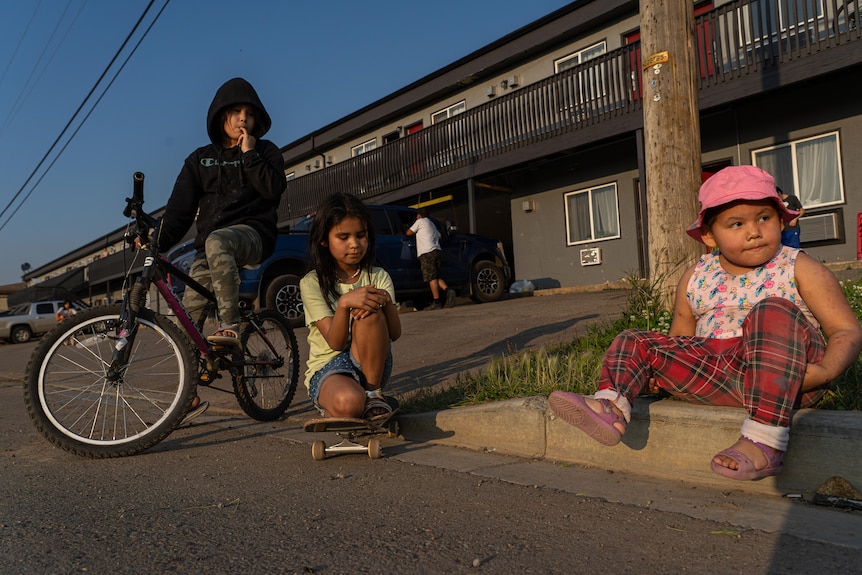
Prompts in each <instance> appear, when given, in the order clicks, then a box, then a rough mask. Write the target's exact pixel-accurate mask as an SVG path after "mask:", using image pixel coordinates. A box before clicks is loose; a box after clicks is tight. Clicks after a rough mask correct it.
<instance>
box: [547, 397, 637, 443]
mask: <svg viewBox="0 0 862 575" xmlns="http://www.w3.org/2000/svg"><path fill="white" fill-rule="evenodd" d="M597 401H598V402H599V403H601V405H602V412H601V413H596V412H595V411H593V410H592V409H590V406H589V405H587V401H586V399H585V398H584V396H583V395H580V394H578V393H572V392H570V391H555V392H553V393H551V395H550V396H548V405H549V406H550V407H551V411H553V412H554V414H555V415H556V416H557V417H559V418H560V419H562V420H563V421H565V422H566V423H569V424H571V425H574V426H575V427H577V428H578V429H580V430H581V431H583V432H584V433H586V434H587V435H589V436H590V437H592V438H593V439H595V440H596V441H598V442H599V443H602V444H604V445H616V444H617V443H619V442H620V440H621V439H622V437H623V434H622V433H620V430H619V429H617V428H616V426H614V424H615V423H621V424H623V425H626V420H625V418H623V417H620V416H619V415H617V413H616V412H615V411H614V405H613V404H612V403H611V402H610V401H608V400H607V399H599V400H597Z"/></svg>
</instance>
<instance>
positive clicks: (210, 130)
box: [207, 78, 272, 144]
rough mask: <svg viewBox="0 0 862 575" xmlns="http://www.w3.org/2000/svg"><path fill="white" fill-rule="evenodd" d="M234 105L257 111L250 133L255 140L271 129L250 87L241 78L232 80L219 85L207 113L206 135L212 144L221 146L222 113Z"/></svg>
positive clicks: (262, 108)
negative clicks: (252, 108)
mask: <svg viewBox="0 0 862 575" xmlns="http://www.w3.org/2000/svg"><path fill="white" fill-rule="evenodd" d="M236 104H249V105H251V106H254V107H255V108H256V109H257V115H256V116H255V122H254V130H253V131H252V133H251V135H252V136H254V137H255V138H261V137H262V136H263V135H264V134H266V133H267V132H268V131H269V129H270V127H272V119H271V118H270V117H269V114H268V113H267V112H266V108H264V107H263V103H262V102H261V101H260V98H259V97H258V95H257V92H255V91H254V88H253V87H252V85H251V84H249V83H248V82H247V81H246V80H244V79H242V78H233V79H232V80H228V81H227V82H225V83H224V84H222V85H221V87H220V88H219V89H218V91H217V92H216V95H215V97H214V98H213V101H212V104H210V108H209V111H208V112H207V134H209V137H210V141H211V142H212V143H213V144H221V143H222V139H223V137H224V131H223V130H222V126H223V122H222V112H223V111H224V109H225V108H227V107H228V106H234V105H236Z"/></svg>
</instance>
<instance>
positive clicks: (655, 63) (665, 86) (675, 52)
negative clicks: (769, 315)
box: [640, 0, 703, 307]
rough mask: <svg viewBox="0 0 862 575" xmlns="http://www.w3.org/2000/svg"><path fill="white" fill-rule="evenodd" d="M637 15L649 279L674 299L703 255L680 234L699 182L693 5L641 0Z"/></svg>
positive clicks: (691, 216) (693, 212)
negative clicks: (679, 283) (688, 270)
mask: <svg viewBox="0 0 862 575" xmlns="http://www.w3.org/2000/svg"><path fill="white" fill-rule="evenodd" d="M640 20H641V57H642V67H643V92H642V93H643V95H644V102H643V107H644V151H645V153H644V160H645V165H646V186H645V190H646V198H647V202H646V204H647V222H648V223H647V227H648V230H649V237H648V238H647V244H648V254H649V262H650V281H651V282H653V283H654V284H657V285H658V286H659V288H660V289H662V291H663V293H664V295H665V296H666V297H668V298H672V294H673V293H674V291H675V288H676V283H677V281H678V280H679V277H680V275H681V274H682V272H683V271H684V269H685V267H686V266H687V265H688V264H689V263H691V262H692V261H694V260H695V259H696V258H697V257H698V256H699V255H700V254H701V253H703V247H702V246H701V245H700V244H698V243H696V242H695V241H694V240H692V239H691V238H690V237H689V236H688V235H686V234H685V228H686V227H687V226H688V225H689V224H690V223H691V222H693V221H694V220H695V219H696V218H697V212H698V209H699V204H698V202H697V190H698V188H699V187H700V182H701V163H700V118H699V114H698V99H697V84H696V77H697V76H696V75H697V64H696V60H695V58H696V55H697V49H696V45H695V39H694V2H692V0H641V2H640ZM670 302H671V300H670V299H669V300H668V304H669V306H668V307H670Z"/></svg>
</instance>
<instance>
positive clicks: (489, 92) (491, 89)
mask: <svg viewBox="0 0 862 575" xmlns="http://www.w3.org/2000/svg"><path fill="white" fill-rule="evenodd" d="M485 95H486V96H488V97H489V98H493V97H494V96H496V95H497V86H488V87H487V88H485Z"/></svg>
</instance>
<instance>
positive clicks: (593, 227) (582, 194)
mask: <svg viewBox="0 0 862 575" xmlns="http://www.w3.org/2000/svg"><path fill="white" fill-rule="evenodd" d="M564 197H565V202H566V205H565V209H566V244H567V245H570V246H571V245H574V244H580V243H583V242H591V241H597V240H609V239H613V238H618V237H620V212H619V205H618V202H617V185H616V184H605V185H603V186H597V187H595V188H588V189H586V190H578V191H576V192H570V193H568V194H566V195H565V196H564Z"/></svg>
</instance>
